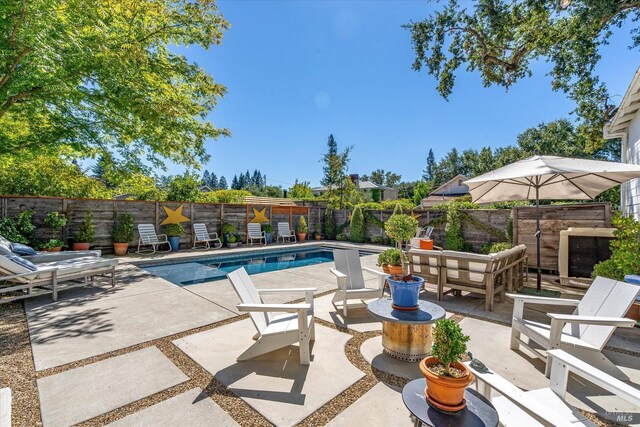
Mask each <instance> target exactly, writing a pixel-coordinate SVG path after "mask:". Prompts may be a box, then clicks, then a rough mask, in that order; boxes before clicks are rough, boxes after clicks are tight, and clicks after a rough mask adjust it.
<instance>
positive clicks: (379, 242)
mask: <svg viewBox="0 0 640 427" xmlns="http://www.w3.org/2000/svg"><path fill="white" fill-rule="evenodd" d="M371 243H373V244H374V245H383V244H384V237H382V236H373V237H372V238H371Z"/></svg>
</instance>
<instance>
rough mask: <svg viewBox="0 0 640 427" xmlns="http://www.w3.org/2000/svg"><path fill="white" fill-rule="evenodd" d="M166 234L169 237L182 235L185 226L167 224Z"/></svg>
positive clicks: (165, 227)
mask: <svg viewBox="0 0 640 427" xmlns="http://www.w3.org/2000/svg"><path fill="white" fill-rule="evenodd" d="M164 234H166V235H167V237H180V236H182V235H183V234H184V228H182V226H181V225H180V224H167V225H165V226H164Z"/></svg>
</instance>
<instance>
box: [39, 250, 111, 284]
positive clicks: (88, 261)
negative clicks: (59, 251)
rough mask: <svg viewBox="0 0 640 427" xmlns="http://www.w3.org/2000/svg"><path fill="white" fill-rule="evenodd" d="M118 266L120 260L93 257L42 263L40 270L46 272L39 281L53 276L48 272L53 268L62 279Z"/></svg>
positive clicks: (40, 275) (40, 276)
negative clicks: (82, 272) (83, 272)
mask: <svg viewBox="0 0 640 427" xmlns="http://www.w3.org/2000/svg"><path fill="white" fill-rule="evenodd" d="M117 265H118V260H117V259H115V258H96V257H92V256H88V257H82V258H71V259H64V260H60V261H51V262H41V263H38V269H39V270H41V269H42V270H44V271H43V272H42V273H41V274H39V275H38V278H39V279H44V278H47V277H50V276H51V272H50V271H47V270H50V269H51V268H57V269H58V277H59V278H62V277H64V276H66V275H70V274H76V273H79V272H81V271H90V270H97V269H104V268H107V267H115V266H117Z"/></svg>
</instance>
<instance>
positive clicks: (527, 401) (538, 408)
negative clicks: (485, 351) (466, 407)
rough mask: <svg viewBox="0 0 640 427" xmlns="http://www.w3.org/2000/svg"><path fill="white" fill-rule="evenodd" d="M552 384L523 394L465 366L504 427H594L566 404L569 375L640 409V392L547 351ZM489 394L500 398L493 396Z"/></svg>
mask: <svg viewBox="0 0 640 427" xmlns="http://www.w3.org/2000/svg"><path fill="white" fill-rule="evenodd" d="M549 357H550V358H551V363H550V364H551V380H550V386H549V387H548V388H543V389H539V390H531V391H522V390H521V389H519V388H518V387H516V386H515V385H513V384H512V383H510V382H509V381H507V380H506V379H504V378H502V377H501V376H500V375H498V374H497V373H495V372H493V371H489V372H479V371H478V370H476V369H474V368H473V367H471V366H470V365H471V364H470V363H469V362H465V365H467V367H468V368H469V369H470V370H471V372H472V373H473V375H474V376H475V377H476V380H477V382H476V388H477V390H478V391H479V392H480V393H481V394H482V395H484V397H486V398H487V399H489V400H490V401H491V403H492V404H493V406H494V407H495V408H496V410H497V411H498V417H499V418H500V425H503V426H595V424H593V423H592V422H591V421H589V419H587V417H585V416H584V415H583V414H582V413H580V412H579V411H577V410H576V409H575V408H573V407H571V406H570V405H568V404H567V403H566V402H565V396H566V393H567V382H568V377H569V372H571V373H573V374H574V375H575V376H578V377H580V378H584V379H585V380H587V381H589V382H591V383H593V384H595V385H597V386H599V387H601V388H603V389H605V390H607V391H608V392H610V393H613V394H614V395H616V396H618V397H621V398H623V399H624V400H626V401H628V402H630V403H632V404H633V405H635V406H640V390H638V389H636V388H634V387H631V386H630V385H628V384H625V383H623V382H622V381H620V380H617V379H616V378H613V377H611V376H610V375H608V374H606V373H604V372H602V371H599V370H598V369H596V368H594V367H593V366H591V365H589V364H588V363H586V362H584V361H582V360H580V359H578V358H576V357H574V356H572V355H570V354H569V353H567V352H565V351H563V350H560V349H556V350H549ZM491 390H495V391H497V392H498V393H500V395H501V396H492V393H491Z"/></svg>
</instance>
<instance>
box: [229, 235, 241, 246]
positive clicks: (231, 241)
mask: <svg viewBox="0 0 640 427" xmlns="http://www.w3.org/2000/svg"><path fill="white" fill-rule="evenodd" d="M225 240H226V241H227V246H229V247H230V248H235V247H237V246H238V245H239V244H240V243H239V242H238V239H237V237H236V235H235V234H232V235H230V236H229V237H227V238H226V239H225Z"/></svg>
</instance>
